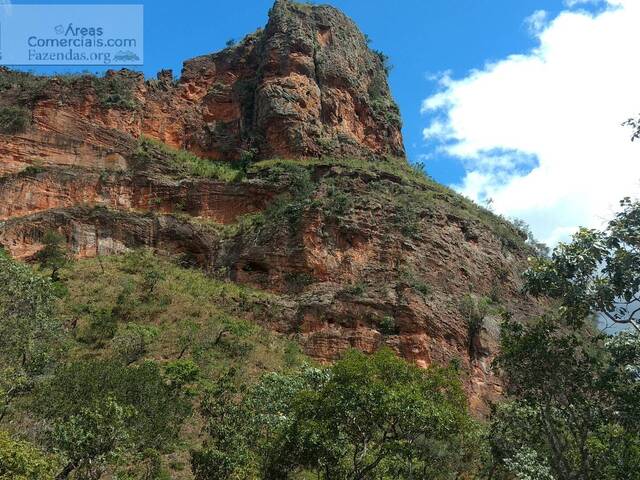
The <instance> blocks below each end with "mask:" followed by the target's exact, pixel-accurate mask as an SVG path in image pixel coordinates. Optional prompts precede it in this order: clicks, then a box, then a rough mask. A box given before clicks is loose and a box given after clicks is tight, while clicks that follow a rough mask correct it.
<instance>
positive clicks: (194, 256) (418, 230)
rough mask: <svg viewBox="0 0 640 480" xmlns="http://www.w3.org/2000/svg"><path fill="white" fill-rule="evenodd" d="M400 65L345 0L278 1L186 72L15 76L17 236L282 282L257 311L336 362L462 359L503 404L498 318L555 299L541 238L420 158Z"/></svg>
mask: <svg viewBox="0 0 640 480" xmlns="http://www.w3.org/2000/svg"><path fill="white" fill-rule="evenodd" d="M385 68H386V67H385V62H384V56H383V55H381V54H378V53H376V52H372V51H371V50H369V48H368V47H367V42H366V39H365V37H364V35H363V34H362V33H361V32H360V31H359V30H358V29H357V27H356V26H355V25H354V24H353V22H352V21H351V20H349V19H348V18H346V17H345V16H344V15H343V14H342V13H340V12H339V11H337V10H335V9H333V8H331V7H327V6H309V5H299V4H295V3H292V2H289V1H285V0H278V1H277V2H276V3H275V5H274V7H273V8H272V10H271V11H270V15H269V22H268V24H267V26H266V28H265V29H264V30H260V31H258V32H256V33H254V34H251V35H249V36H248V37H246V38H245V39H244V40H243V41H242V42H240V43H239V44H237V45H235V46H232V47H229V48H227V49H225V50H223V51H222V52H219V53H216V54H212V55H207V56H203V57H198V58H195V59H192V60H188V61H186V62H185V64H184V68H183V71H182V75H181V77H180V79H178V80H177V81H174V80H173V78H172V74H171V73H170V72H166V71H165V72H161V73H160V74H159V75H158V79H157V80H147V81H145V80H144V79H143V77H142V75H140V74H137V73H133V72H130V71H126V70H123V71H120V72H110V73H108V74H107V75H106V76H105V77H104V78H95V77H91V76H86V75H82V76H69V77H36V76H32V75H29V74H24V73H19V72H14V71H9V70H2V71H1V72H0V131H1V132H3V133H2V134H0V174H2V177H1V178H0V221H1V222H2V223H0V244H1V245H2V246H3V247H4V248H6V249H7V250H8V251H9V252H10V253H11V254H12V255H13V256H14V257H17V258H21V259H30V258H32V257H33V256H34V255H35V254H36V252H37V251H38V250H39V249H40V248H41V247H42V239H43V237H44V235H45V233H46V232H48V231H50V230H56V231H58V232H60V233H62V234H63V235H64V237H65V239H66V241H67V244H68V247H69V249H70V250H71V251H72V252H73V253H74V254H75V255H76V256H77V257H95V256H105V255H111V254H116V253H122V252H125V251H128V250H131V249H136V248H139V247H149V248H151V249H153V250H155V251H156V253H158V254H160V255H169V256H172V257H175V258H177V259H178V260H179V261H180V262H181V263H182V264H183V265H185V266H193V267H198V268H201V269H203V270H204V271H205V272H206V273H208V274H209V275H211V276H214V277H216V278H219V279H222V280H225V281H232V282H235V283H238V284H241V285H246V286H249V287H254V288H258V289H261V290H264V291H268V292H270V295H271V296H270V301H269V303H268V306H269V308H263V309H259V311H257V312H252V313H251V315H250V316H248V317H246V318H247V319H249V320H251V321H253V322H257V323H259V324H261V325H262V326H264V327H267V328H268V329H270V330H273V331H275V332H279V333H282V334H284V335H287V336H289V337H290V338H292V339H295V340H297V341H298V342H299V343H300V345H301V346H302V349H303V350H304V352H306V353H307V354H308V355H309V356H311V357H312V358H315V359H317V360H319V361H322V362H329V361H332V360H335V359H337V358H338V357H339V356H340V354H341V353H342V352H344V351H345V350H346V349H348V348H351V347H353V348H357V349H360V350H363V351H365V352H373V351H375V350H376V349H378V348H380V347H381V346H382V345H388V346H390V347H391V348H393V349H394V350H395V351H397V352H398V353H399V354H400V355H401V356H403V357H404V358H406V359H408V360H411V361H413V362H415V363H417V364H418V365H421V366H426V365H429V364H431V363H434V362H438V363H446V362H449V361H456V362H459V363H460V364H461V365H462V366H463V368H464V369H465V370H466V371H467V372H468V373H469V374H468V378H467V388H468V391H469V393H470V396H471V402H472V406H473V407H474V408H475V409H476V411H479V412H483V411H486V408H487V405H488V402H490V401H491V400H492V399H494V398H496V396H497V395H499V394H500V392H501V386H500V382H499V380H498V379H497V378H496V377H495V376H494V374H493V373H492V371H491V369H490V365H489V364H490V360H491V359H492V357H493V356H494V354H495V349H496V342H497V334H498V319H499V315H500V314H502V313H503V312H509V313H510V314H512V315H513V316H515V317H516V318H522V317H524V316H526V315H528V314H531V313H533V312H536V311H537V308H538V307H537V306H536V304H535V303H534V302H533V301H532V300H531V299H524V298H523V297H522V294H521V293H520V277H519V272H520V271H521V270H522V268H523V267H524V265H525V263H526V257H527V255H529V254H530V251H529V248H528V247H527V246H526V242H525V240H526V234H524V233H523V232H521V231H519V230H518V229H516V228H515V227H514V226H513V225H511V224H510V223H508V222H506V221H504V220H503V219H501V218H498V217H496V216H494V215H492V214H491V213H490V212H488V211H486V210H484V209H482V208H479V207H478V206H476V205H474V204H473V203H471V202H469V201H468V200H466V199H464V198H463V197H461V196H459V195H457V194H456V193H454V192H452V191H451V190H449V189H447V188H446V187H443V186H441V185H438V184H437V183H435V182H433V181H432V180H430V179H429V178H428V177H427V176H425V175H424V173H422V172H421V171H418V170H415V169H413V168H412V167H410V166H409V164H408V163H407V161H406V159H405V158H404V149H403V146H402V137H401V133H400V117H399V112H398V109H397V106H396V105H395V102H394V101H393V99H392V97H391V95H390V92H389V88H388V85H387V80H386V70H385ZM476 312H481V313H480V318H479V320H478V319H477V318H475V317H477V316H478V314H477V313H476ZM188 317H189V313H188V312H185V319H184V320H185V321H187V320H188Z"/></svg>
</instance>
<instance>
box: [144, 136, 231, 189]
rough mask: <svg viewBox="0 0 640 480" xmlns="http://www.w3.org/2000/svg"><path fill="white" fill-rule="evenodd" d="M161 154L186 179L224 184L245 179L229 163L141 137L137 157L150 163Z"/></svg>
mask: <svg viewBox="0 0 640 480" xmlns="http://www.w3.org/2000/svg"><path fill="white" fill-rule="evenodd" d="M155 152H159V153H160V154H162V156H163V157H166V158H168V159H169V161H170V166H172V167H174V168H175V169H176V170H177V172H178V174H180V175H183V176H185V177H199V178H214V179H216V180H222V181H224V182H234V181H238V180H240V179H241V178H242V177H243V171H242V169H240V168H237V167H235V166H233V165H231V164H230V163H228V162H215V161H213V160H207V159H204V158H200V157H198V156H196V155H194V154H193V153H191V152H187V151H186V150H176V149H173V148H171V147H169V146H168V145H166V144H164V143H162V142H159V141H157V140H153V139H151V138H147V137H141V138H140V142H139V145H138V150H137V152H136V155H137V156H138V157H139V158H140V159H142V160H146V161H148V160H149V158H153V155H154V153H155Z"/></svg>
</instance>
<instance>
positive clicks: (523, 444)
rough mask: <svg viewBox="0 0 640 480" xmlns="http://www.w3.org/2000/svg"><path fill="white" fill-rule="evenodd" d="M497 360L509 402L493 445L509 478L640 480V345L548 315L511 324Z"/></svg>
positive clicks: (633, 338)
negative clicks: (537, 319) (568, 323)
mask: <svg viewBox="0 0 640 480" xmlns="http://www.w3.org/2000/svg"><path fill="white" fill-rule="evenodd" d="M501 350H502V351H501V354H500V355H499V357H498V359H497V365H498V367H499V368H500V370H501V372H502V374H503V376H504V379H505V382H506V385H507V393H508V395H509V401H507V402H506V403H504V404H502V405H499V406H498V407H496V410H495V412H494V414H493V418H492V425H491V432H490V436H489V438H490V441H491V445H492V451H493V454H494V458H495V459H496V463H495V465H494V472H493V473H494V475H496V474H497V472H500V471H501V472H503V473H506V478H512V477H511V476H509V473H510V474H511V475H513V474H515V475H516V478H522V479H525V478H536V479H541V480H542V479H551V478H555V479H558V480H572V479H580V480H588V479H598V480H607V479H611V480H614V479H640V423H639V422H638V418H640V417H639V414H640V375H639V373H640V338H639V337H638V336H637V335H635V334H630V333H620V334H618V335H616V336H614V337H607V336H605V335H604V334H602V333H599V332H594V331H592V330H589V329H587V328H575V327H571V326H568V325H566V324H563V322H562V318H561V317H560V318H558V317H557V316H552V315H549V316H547V317H545V318H543V319H541V320H539V321H537V322H534V323H532V324H531V325H522V324H520V323H516V322H514V321H506V322H505V323H504V324H503V327H502V334H501Z"/></svg>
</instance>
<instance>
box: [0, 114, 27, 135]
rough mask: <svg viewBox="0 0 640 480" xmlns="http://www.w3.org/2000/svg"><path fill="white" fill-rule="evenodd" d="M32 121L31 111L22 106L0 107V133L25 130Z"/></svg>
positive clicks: (13, 132)
mask: <svg viewBox="0 0 640 480" xmlns="http://www.w3.org/2000/svg"><path fill="white" fill-rule="evenodd" d="M29 123H31V115H30V114H29V111H28V110H26V109H24V108H22V107H2V108H0V133H5V134H8V135H14V134H16V133H22V132H24V131H25V130H26V129H27V127H28V126H29Z"/></svg>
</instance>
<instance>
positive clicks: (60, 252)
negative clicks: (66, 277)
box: [36, 230, 69, 282]
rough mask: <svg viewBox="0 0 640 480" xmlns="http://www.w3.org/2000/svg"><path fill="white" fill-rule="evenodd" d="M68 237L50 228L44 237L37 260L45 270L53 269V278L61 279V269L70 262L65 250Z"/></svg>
mask: <svg viewBox="0 0 640 480" xmlns="http://www.w3.org/2000/svg"><path fill="white" fill-rule="evenodd" d="M66 243H67V242H66V239H65V238H64V236H62V235H61V234H59V233H58V232H56V231H53V230H49V231H48V232H46V233H45V234H44V237H43V238H42V244H43V245H44V246H43V248H42V249H41V250H40V251H39V252H38V253H37V254H36V260H37V261H38V263H39V264H40V268H41V269H43V270H51V280H52V281H54V282H56V281H58V280H60V269H62V268H64V266H65V265H66V264H67V263H68V262H69V257H68V255H67V252H66V251H65V247H66Z"/></svg>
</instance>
